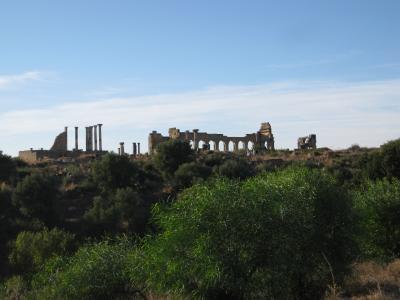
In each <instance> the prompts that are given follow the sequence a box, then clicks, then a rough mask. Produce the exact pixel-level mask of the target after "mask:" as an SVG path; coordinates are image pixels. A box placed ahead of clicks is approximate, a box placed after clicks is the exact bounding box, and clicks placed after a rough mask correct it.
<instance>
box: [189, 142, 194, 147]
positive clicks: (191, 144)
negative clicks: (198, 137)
mask: <svg viewBox="0 0 400 300" xmlns="http://www.w3.org/2000/svg"><path fill="white" fill-rule="evenodd" d="M189 145H190V148H192V149H194V142H193V141H192V140H189Z"/></svg>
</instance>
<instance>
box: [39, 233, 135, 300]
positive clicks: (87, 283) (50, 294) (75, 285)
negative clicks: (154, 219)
mask: <svg viewBox="0 0 400 300" xmlns="http://www.w3.org/2000/svg"><path fill="white" fill-rule="evenodd" d="M131 248H132V245H131V242H130V241H129V240H128V239H126V238H121V239H119V240H117V241H116V242H114V241H103V242H100V243H97V244H89V245H86V246H83V247H81V248H79V250H78V251H77V252H76V253H75V254H74V255H73V256H71V257H55V258H53V259H52V260H50V261H49V262H48V263H47V264H46V266H45V267H44V268H43V270H42V271H41V272H39V273H38V274H36V275H35V277H34V278H33V281H32V287H33V290H32V292H31V296H32V298H33V299H44V300H46V299H65V300H68V299H71V300H75V299H82V300H85V299H88V300H89V299H93V300H102V299H104V300H108V299H131V298H132V296H133V295H134V294H135V293H136V290H132V289H130V288H129V287H130V284H129V283H130V281H129V278H128V276H127V274H128V270H127V267H126V266H127V263H126V260H127V257H128V252H129V251H130V249H131Z"/></svg>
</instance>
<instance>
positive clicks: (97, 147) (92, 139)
mask: <svg viewBox="0 0 400 300" xmlns="http://www.w3.org/2000/svg"><path fill="white" fill-rule="evenodd" d="M102 125H103V124H97V125H94V126H89V127H86V145H85V150H82V149H79V140H78V127H75V147H74V149H73V150H72V151H69V150H68V128H67V127H65V128H64V131H63V132H61V133H60V134H59V135H57V136H56V138H55V140H54V143H53V146H52V147H51V148H50V150H43V148H41V149H40V150H34V149H32V148H31V149H30V150H25V151H19V158H21V159H22V160H23V161H26V162H28V163H37V162H40V161H44V160H48V159H50V160H56V159H60V158H67V159H68V158H69V159H76V158H79V157H80V156H82V155H93V156H95V155H101V154H104V153H105V151H103V149H102V133H101V127H102Z"/></svg>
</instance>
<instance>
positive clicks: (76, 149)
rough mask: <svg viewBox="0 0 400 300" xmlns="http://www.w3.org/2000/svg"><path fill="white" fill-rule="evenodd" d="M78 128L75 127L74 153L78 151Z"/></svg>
mask: <svg viewBox="0 0 400 300" xmlns="http://www.w3.org/2000/svg"><path fill="white" fill-rule="evenodd" d="M78 150H79V147H78V127H75V151H78Z"/></svg>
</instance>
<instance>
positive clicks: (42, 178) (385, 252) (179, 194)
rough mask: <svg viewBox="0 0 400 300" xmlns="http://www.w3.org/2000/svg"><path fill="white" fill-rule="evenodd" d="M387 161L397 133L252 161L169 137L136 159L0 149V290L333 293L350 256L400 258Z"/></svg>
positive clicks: (145, 294)
mask: <svg viewBox="0 0 400 300" xmlns="http://www.w3.org/2000/svg"><path fill="white" fill-rule="evenodd" d="M399 168H400V140H396V141H391V142H388V143H386V144H385V145H382V146H381V147H380V148H379V149H374V150H369V149H366V148H361V147H359V146H356V145H355V146H352V147H351V148H349V149H347V150H342V151H337V152H333V151H330V150H329V149H327V150H323V149H322V150H321V149H317V150H305V151H300V152H291V151H288V150H283V151H275V152H268V153H262V154H260V155H256V156H250V157H248V156H247V155H246V153H244V152H242V153H236V154H232V153H220V152H212V151H198V152H195V151H193V150H192V149H191V147H190V145H189V144H188V143H185V142H180V141H170V142H167V143H164V144H161V145H160V146H159V147H158V148H157V151H156V154H155V155H154V156H152V157H149V158H147V159H144V160H139V161H137V160H136V161H133V160H131V159H129V157H127V156H117V155H115V154H107V155H104V156H102V157H101V158H97V159H95V160H94V161H92V162H82V163H70V164H63V163H59V164H55V163H54V164H46V163H42V164H38V165H36V166H29V165H26V164H24V163H22V162H21V161H19V160H15V159H12V158H10V157H8V156H5V155H0V299H3V298H4V299H136V298H143V299H152V298H153V299H154V298H157V297H161V298H162V297H172V298H173V299H192V298H199V299H320V298H323V296H324V295H325V293H326V292H327V291H329V292H330V293H331V294H333V295H336V294H337V293H336V290H335V289H336V287H337V286H338V285H340V284H343V283H344V282H345V278H352V277H348V276H350V275H351V274H350V273H349V272H350V270H351V268H352V266H353V265H354V263H357V265H362V266H367V265H368V263H365V261H366V260H373V261H376V262H379V263H381V262H384V263H387V262H390V261H392V260H395V259H399V258H400V257H399V256H400V243H399V240H400V222H399V215H400V181H399V180H400V178H399V176H400V169H399ZM392 265H393V264H390V266H392ZM390 272H394V271H393V270H391V271H390ZM346 276H347V277H346ZM359 284H360V285H361V283H359ZM385 286H387V284H386V283H385ZM350 290H351V289H350ZM332 291H333V292H332Z"/></svg>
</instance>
